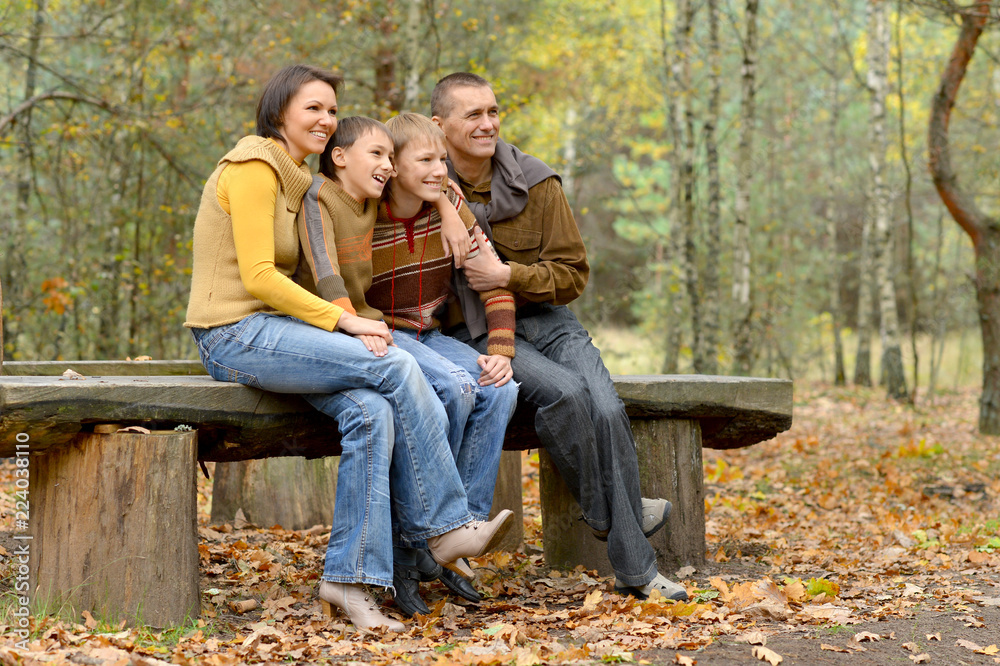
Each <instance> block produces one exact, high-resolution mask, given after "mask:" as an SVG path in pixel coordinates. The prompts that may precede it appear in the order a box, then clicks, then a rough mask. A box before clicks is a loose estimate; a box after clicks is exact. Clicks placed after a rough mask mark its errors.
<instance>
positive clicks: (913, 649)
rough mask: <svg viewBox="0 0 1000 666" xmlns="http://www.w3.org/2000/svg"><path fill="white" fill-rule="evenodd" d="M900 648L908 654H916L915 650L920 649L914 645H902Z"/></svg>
mask: <svg viewBox="0 0 1000 666" xmlns="http://www.w3.org/2000/svg"><path fill="white" fill-rule="evenodd" d="M902 647H903V649H904V650H909V651H910V652H916V651H917V650H919V649H920V647H919V646H917V644H916V643H903V646H902Z"/></svg>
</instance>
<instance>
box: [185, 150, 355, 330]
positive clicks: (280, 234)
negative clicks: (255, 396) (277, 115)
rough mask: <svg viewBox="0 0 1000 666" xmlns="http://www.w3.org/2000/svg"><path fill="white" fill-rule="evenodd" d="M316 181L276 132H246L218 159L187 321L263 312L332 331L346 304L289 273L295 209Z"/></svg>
mask: <svg viewBox="0 0 1000 666" xmlns="http://www.w3.org/2000/svg"><path fill="white" fill-rule="evenodd" d="M311 184H312V177H311V175H310V173H309V167H308V166H307V165H305V164H298V163H296V162H295V160H293V159H292V158H291V156H289V155H288V153H286V152H285V150H284V149H283V148H282V147H281V146H280V145H279V144H278V143H277V142H275V141H273V140H272V139H264V138H261V137H257V136H248V137H244V138H242V139H240V141H239V143H237V144H236V147H235V148H233V150H231V151H230V152H229V153H228V154H226V156H225V157H223V158H222V159H221V160H220V161H219V164H218V166H217V167H216V169H215V171H214V172H213V173H212V176H211V177H210V178H209V179H208V182H207V183H206V184H205V189H204V192H203V193H202V197H201V205H200V207H199V208H198V216H197V217H196V218H195V223H194V262H193V269H192V276H191V299H190V301H189V302H188V310H187V321H185V322H184V325H185V326H187V327H190V328H213V327H215V326H222V325H224V324H231V323H233V322H237V321H239V320H241V319H243V318H245V317H247V316H249V315H251V314H253V313H255V312H265V313H270V314H284V315H291V316H293V317H298V318H299V319H302V320H303V321H305V322H307V323H310V324H312V325H314V326H318V327H319V328H323V329H326V330H328V331H332V330H334V328H335V327H336V325H337V321H338V320H339V319H340V316H341V314H343V312H344V309H343V308H342V307H340V306H337V305H334V304H333V303H329V302H327V301H325V300H323V299H322V298H319V297H318V296H316V295H314V294H311V293H309V292H308V291H306V290H305V289H303V288H302V287H300V286H299V285H297V284H295V282H293V281H292V280H291V278H290V276H291V275H292V274H293V273H294V272H295V269H296V267H297V266H298V263H299V238H298V231H297V229H296V225H295V216H296V214H297V213H298V211H299V208H300V207H301V205H302V197H303V195H304V194H305V193H306V190H308V189H309V186H310V185H311Z"/></svg>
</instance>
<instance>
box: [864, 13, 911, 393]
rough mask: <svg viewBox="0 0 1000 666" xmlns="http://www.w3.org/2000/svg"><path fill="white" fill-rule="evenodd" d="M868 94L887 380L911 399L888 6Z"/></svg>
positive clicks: (876, 35)
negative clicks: (895, 212) (896, 239)
mask: <svg viewBox="0 0 1000 666" xmlns="http://www.w3.org/2000/svg"><path fill="white" fill-rule="evenodd" d="M868 11H869V23H868V28H869V31H868V88H869V91H870V94H871V100H870V106H869V109H870V122H871V143H870V144H869V149H868V162H869V165H870V167H871V183H872V192H871V206H870V209H871V211H872V214H873V218H874V220H873V224H874V227H873V234H872V236H871V241H872V243H871V246H872V260H873V263H874V266H875V291H876V293H877V294H878V304H879V333H880V337H881V340H882V376H883V379H884V380H885V384H886V387H887V390H888V392H889V395H890V397H892V398H895V399H897V400H901V399H904V398H906V397H908V395H909V394H908V392H907V390H906V376H905V374H904V373H903V353H902V350H901V348H900V344H899V314H898V311H897V307H896V285H895V281H894V280H893V275H892V246H893V242H892V227H891V226H890V224H889V190H888V187H887V186H886V174H885V171H886V151H887V146H888V141H887V138H886V127H885V118H886V114H885V100H886V91H887V89H888V87H889V72H888V69H889V21H888V5H887V2H886V1H885V0H871V1H870V2H869V5H868Z"/></svg>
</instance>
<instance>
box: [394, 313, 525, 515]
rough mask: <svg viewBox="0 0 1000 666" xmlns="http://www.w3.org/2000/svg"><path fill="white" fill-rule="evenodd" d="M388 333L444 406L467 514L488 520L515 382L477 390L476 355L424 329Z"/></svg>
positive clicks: (477, 369) (478, 369)
mask: <svg viewBox="0 0 1000 666" xmlns="http://www.w3.org/2000/svg"><path fill="white" fill-rule="evenodd" d="M392 335H393V339H394V340H395V342H396V344H397V345H398V346H399V348H400V349H402V350H404V351H406V352H408V353H409V354H410V355H411V356H413V358H415V359H417V365H419V366H420V369H421V370H423V372H424V375H425V376H426V377H427V381H428V382H430V385H431V388H433V389H434V391H435V392H436V393H437V396H438V398H439V399H440V400H441V402H442V403H444V409H445V412H447V414H448V441H449V443H450V444H451V453H452V455H453V456H454V458H455V465H456V467H457V468H458V475H459V476H460V477H461V478H462V483H463V484H465V494H466V495H467V496H468V498H469V512H470V513H471V514H472V515H473V516H474V517H475V518H477V519H478V520H486V519H488V518H489V513H490V507H491V505H492V504H493V489H494V487H495V486H496V481H497V469H498V468H499V467H500V454H501V452H502V449H503V438H504V434H505V433H506V431H507V422H508V421H510V417H511V415H512V414H513V413H514V407H516V406H517V384H515V383H514V382H513V381H509V382H507V383H506V384H504V385H503V386H500V387H497V386H480V385H479V373H480V368H479V365H478V364H477V363H476V359H478V358H479V352H478V351H476V350H475V349H473V348H472V347H470V346H469V345H467V344H465V343H463V342H459V341H458V340H456V339H455V338H450V337H448V336H447V335H443V334H442V333H441V331H439V330H438V329H434V330H431V331H424V332H423V333H421V334H420V336H419V341H418V336H417V332H416V331H413V330H409V329H396V330H395V331H394V332H393V334H392Z"/></svg>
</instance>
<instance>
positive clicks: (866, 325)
mask: <svg viewBox="0 0 1000 666" xmlns="http://www.w3.org/2000/svg"><path fill="white" fill-rule="evenodd" d="M872 206H873V204H872V200H871V197H870V196H869V198H868V201H867V202H866V203H865V214H864V218H863V221H862V228H861V257H860V259H859V263H860V269H859V270H858V275H859V278H858V353H857V355H856V356H855V358H854V383H855V384H856V385H858V386H871V385H872V369H871V368H872V365H871V328H872V284H871V282H870V281H869V276H871V274H872V270H873V265H872V226H873V224H872V220H873V216H874V212H873V207H872Z"/></svg>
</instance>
